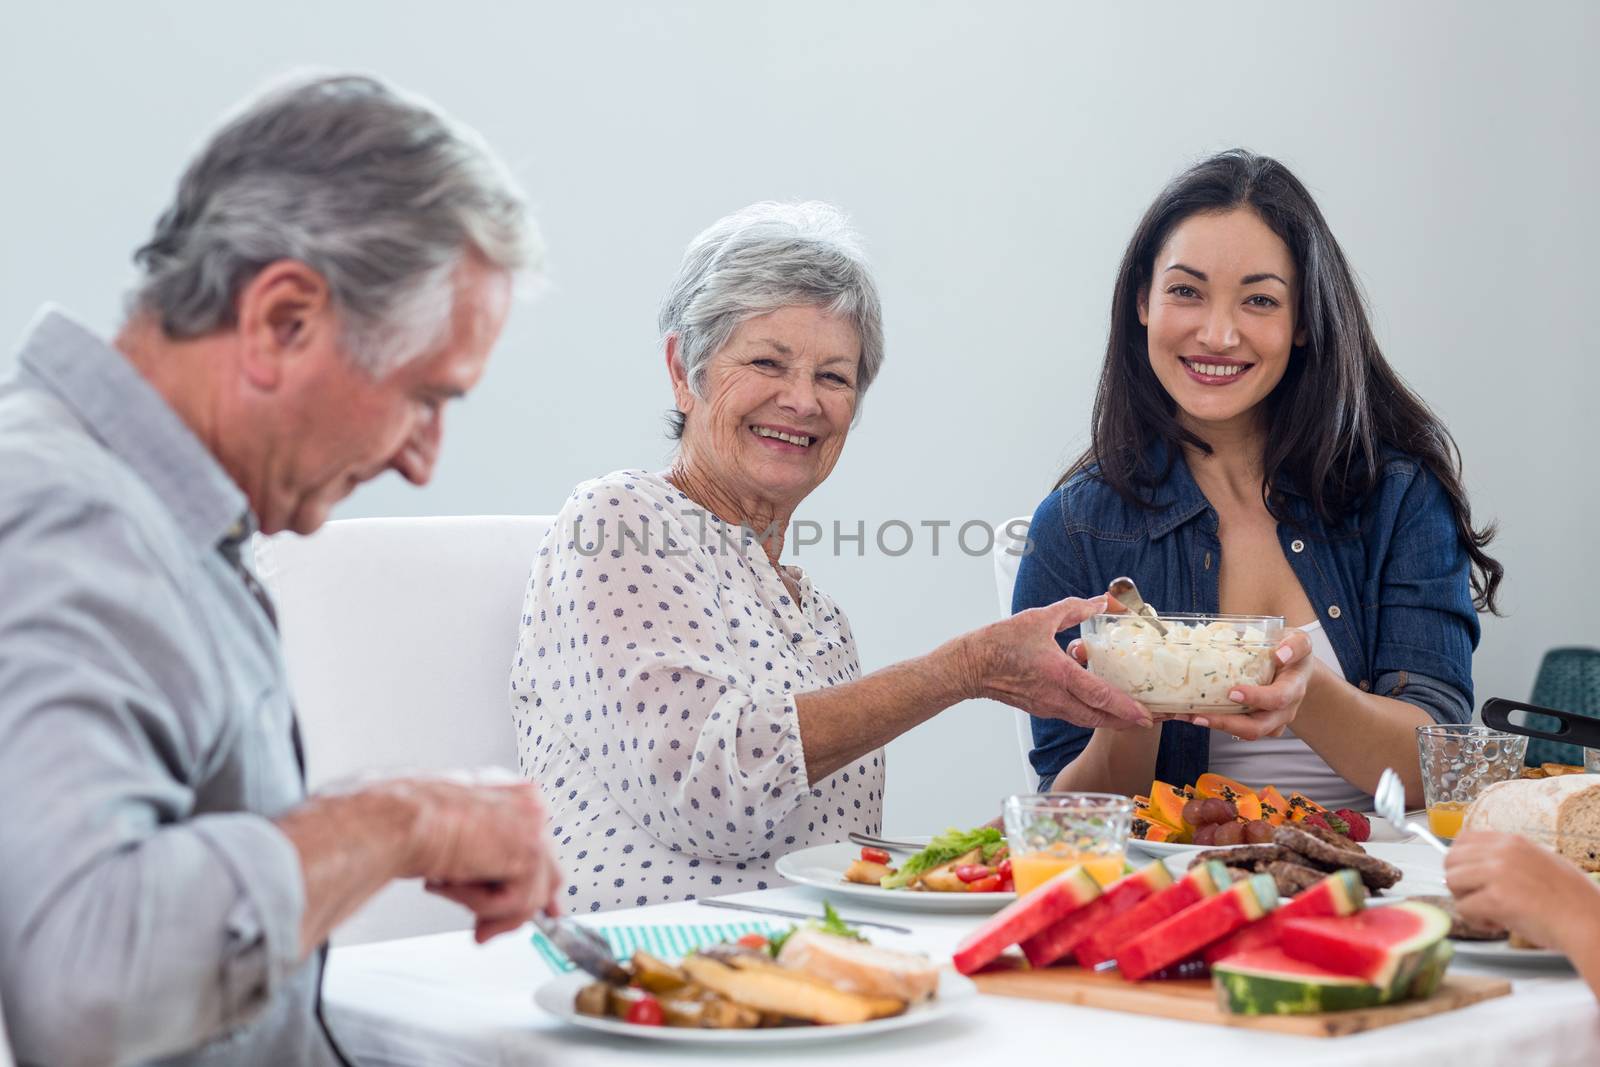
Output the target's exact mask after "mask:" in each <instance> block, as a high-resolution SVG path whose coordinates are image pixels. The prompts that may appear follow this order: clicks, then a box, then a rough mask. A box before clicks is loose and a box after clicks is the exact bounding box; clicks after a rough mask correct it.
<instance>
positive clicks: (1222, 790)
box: [1194, 774, 1261, 821]
mask: <svg viewBox="0 0 1600 1067" xmlns="http://www.w3.org/2000/svg"><path fill="white" fill-rule="evenodd" d="M1194 791H1195V795H1196V796H1198V797H1201V798H1205V799H1212V798H1214V799H1217V800H1227V801H1231V802H1232V803H1233V806H1234V807H1235V808H1237V809H1238V810H1239V818H1241V819H1245V820H1247V821H1250V820H1255V819H1259V818H1261V798H1260V797H1258V796H1256V794H1255V792H1254V791H1253V790H1251V789H1250V788H1248V787H1247V786H1244V785H1241V784H1240V783H1238V782H1236V781H1234V780H1233V779H1232V778H1225V777H1223V776H1222V775H1220V774H1202V775H1201V776H1200V777H1199V779H1198V780H1197V781H1196V782H1195V783H1194Z"/></svg>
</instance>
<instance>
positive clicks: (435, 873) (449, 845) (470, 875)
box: [393, 778, 561, 943]
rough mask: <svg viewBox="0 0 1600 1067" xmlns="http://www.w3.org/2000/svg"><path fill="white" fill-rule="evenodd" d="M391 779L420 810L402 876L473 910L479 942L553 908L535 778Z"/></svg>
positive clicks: (550, 853) (550, 864) (555, 883)
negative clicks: (488, 781) (482, 781)
mask: <svg viewBox="0 0 1600 1067" xmlns="http://www.w3.org/2000/svg"><path fill="white" fill-rule="evenodd" d="M393 787H394V788H397V789H399V790H402V791H404V793H406V794H408V796H407V800H408V802H409V803H411V804H413V805H414V806H415V810H416V812H417V816H416V819H415V821H414V822H413V826H412V835H411V841H410V851H409V855H408V856H407V857H406V859H405V861H404V868H403V869H404V870H405V875H404V876H405V877H414V878H422V879H423V880H424V883H425V885H426V887H427V889H428V891H429V892H430V893H437V894H438V895H440V896H442V897H445V898H446V899H449V900H453V901H455V902H456V903H457V904H460V905H462V906H463V907H465V908H467V909H468V910H470V911H471V912H472V913H473V915H475V916H476V917H477V926H476V931H475V932H476V936H477V939H478V941H479V942H480V943H482V942H484V941H487V940H489V939H490V938H491V937H494V936H496V935H498V934H502V933H506V932H508V931H510V930H515V929H517V927H519V926H521V925H522V924H523V923H525V922H527V921H528V920H529V919H531V918H532V917H533V915H534V913H535V912H538V911H544V912H547V913H549V914H551V915H554V914H557V912H558V911H559V901H558V898H557V892H558V891H559V890H560V888H561V871H560V869H559V867H558V866H557V864H556V858H555V848H554V845H553V844H552V842H551V841H550V835H549V831H548V826H547V818H546V813H545V807H544V802H543V800H542V799H541V798H540V796H539V790H538V788H537V787H536V786H534V785H533V784H531V783H528V782H517V783H515V784H501V785H472V784H463V783H460V782H455V781H449V780H445V779H433V778H423V779H406V780H403V781H401V782H397V783H394V786H393Z"/></svg>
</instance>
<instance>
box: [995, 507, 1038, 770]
mask: <svg viewBox="0 0 1600 1067" xmlns="http://www.w3.org/2000/svg"><path fill="white" fill-rule="evenodd" d="M1030 521H1031V516H1028V515H1019V516H1018V517H1016V518H1014V519H1012V520H1011V521H1010V522H1006V523H1002V524H1001V525H1000V527H999V529H997V530H995V535H994V548H993V549H992V550H991V553H990V554H991V556H992V557H993V559H994V588H995V592H996V593H997V594H999V597H1000V617H1001V618H1005V617H1006V616H1008V615H1010V614H1011V591H1012V590H1013V589H1014V588H1015V587H1016V584H1017V568H1018V567H1019V566H1021V564H1022V552H1023V546H1024V545H1026V544H1027V534H1026V533H1024V534H1023V535H1022V536H1021V537H1017V536H1015V531H1017V530H1023V531H1026V530H1027V528H1028V524H1029V522H1030ZM1011 713H1012V718H1013V722H1014V724H1015V726H1016V730H1017V747H1018V749H1019V750H1020V751H1021V753H1022V781H1023V783H1024V788H1023V789H1022V790H1021V791H1022V792H1024V793H1034V792H1037V791H1038V789H1039V773H1038V772H1037V771H1035V770H1034V769H1033V764H1032V763H1031V762H1030V761H1029V760H1028V753H1030V752H1032V751H1033V716H1031V715H1029V714H1028V713H1027V712H1025V711H1023V710H1022V709H1021V708H1012V709H1011Z"/></svg>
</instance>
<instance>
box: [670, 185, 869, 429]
mask: <svg viewBox="0 0 1600 1067" xmlns="http://www.w3.org/2000/svg"><path fill="white" fill-rule="evenodd" d="M800 305H809V306H815V307H821V308H823V309H825V310H826V311H827V312H828V313H829V314H833V315H840V316H843V317H844V318H847V319H849V320H850V322H851V324H852V325H854V326H855V330H856V336H857V337H858V338H859V339H860V341H861V365H860V367H859V368H858V369H857V372H856V393H857V397H858V398H859V397H861V396H864V395H866V391H867V387H868V386H869V385H871V384H872V380H873V379H874V378H876V377H877V376H878V369H879V368H880V367H881V366H882V365H883V309H882V307H881V305H880V303H879V300H878V287H877V285H876V284H875V283H874V282H873V280H872V272H871V271H870V270H869V269H868V267H867V261H866V256H865V254H864V253H863V252H862V250H861V239H860V237H859V236H858V235H857V234H856V232H855V230H853V229H852V228H851V227H850V223H849V220H848V219H846V218H845V216H844V214H843V213H842V212H841V211H839V209H838V208H835V207H833V206H832V205H831V204H824V203H820V202H818V201H814V200H813V201H807V202H804V203H793V204H780V203H774V202H771V201H765V202H762V203H759V204H751V205H750V206H749V207H747V208H744V209H743V210H741V211H736V212H734V213H733V214H732V215H728V216H727V217H725V218H722V219H718V220H717V221H716V222H714V223H712V224H711V226H709V227H708V228H707V229H706V230H705V231H704V232H702V233H701V234H700V235H699V236H698V237H696V238H695V239H694V240H693V241H691V242H690V243H689V248H688V250H687V251H686V252H684V254H683V262H682V263H681V264H680V265H679V267H678V276H677V277H676V278H674V279H673V281H672V288H671V289H669V290H668V291H667V298H666V300H665V301H664V302H663V303H662V305H661V314H660V316H659V319H658V325H659V327H660V329H661V337H662V340H663V341H665V340H666V338H668V337H672V336H675V337H677V339H678V347H677V354H678V361H679V363H680V364H682V366H683V369H684V371H685V373H686V374H687V375H688V379H689V388H690V389H692V390H693V391H694V393H695V395H697V396H700V395H703V393H702V392H701V390H702V389H703V388H704V387H705V377H706V370H707V367H708V364H709V363H710V357H711V356H712V355H713V354H715V353H716V351H717V350H718V349H720V348H721V347H722V346H723V345H725V344H727V343H728V339H729V338H731V337H732V336H733V332H734V330H736V329H738V327H739V324H740V323H743V322H745V321H746V320H748V319H753V318H755V317H756V316H758V315H765V314H767V313H768V312H772V311H777V310H779V309H781V308H786V307H796V306H800ZM858 402H859V400H858ZM859 410H860V408H859V407H858V408H857V411H858V412H859ZM668 419H669V423H670V429H669V432H670V433H671V435H672V436H673V437H675V438H677V437H681V436H683V423H684V419H683V413H682V412H678V411H674V412H673V413H672V414H671V415H669V416H668Z"/></svg>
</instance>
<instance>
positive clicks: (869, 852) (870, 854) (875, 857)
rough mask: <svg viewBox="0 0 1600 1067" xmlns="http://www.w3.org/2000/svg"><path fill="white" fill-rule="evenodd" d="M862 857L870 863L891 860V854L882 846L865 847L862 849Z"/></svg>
mask: <svg viewBox="0 0 1600 1067" xmlns="http://www.w3.org/2000/svg"><path fill="white" fill-rule="evenodd" d="M861 858H862V859H864V860H866V861H867V862H868V863H888V862H889V854H888V853H887V852H885V851H884V850H883V849H881V848H864V849H862V850H861Z"/></svg>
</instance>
